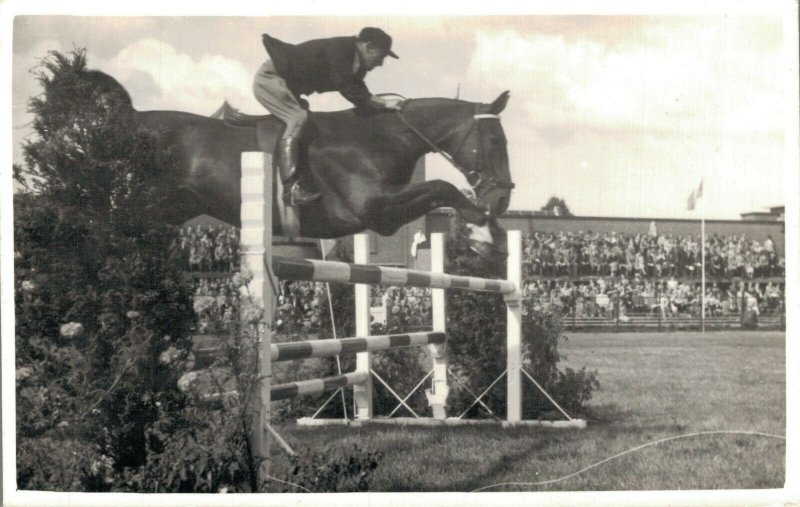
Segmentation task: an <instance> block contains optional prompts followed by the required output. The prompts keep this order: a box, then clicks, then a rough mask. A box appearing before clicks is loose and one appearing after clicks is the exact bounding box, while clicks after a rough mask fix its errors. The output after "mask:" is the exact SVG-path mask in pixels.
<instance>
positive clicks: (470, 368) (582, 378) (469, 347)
mask: <svg viewBox="0 0 800 507" xmlns="http://www.w3.org/2000/svg"><path fill="white" fill-rule="evenodd" d="M467 233H468V231H467V229H466V227H465V226H464V224H463V223H459V225H458V226H457V227H456V229H455V232H454V234H451V235H450V237H449V238H448V241H447V256H446V258H447V259H448V262H447V264H446V266H445V271H446V272H448V273H451V274H461V275H468V276H478V277H482V278H504V277H505V269H504V267H502V266H496V265H487V263H485V262H484V261H483V260H482V259H480V258H478V257H477V256H476V255H475V254H474V253H472V252H471V251H470V250H469V245H468V241H467ZM522 304H523V319H522V346H523V349H522V353H523V368H525V369H526V370H527V371H528V372H529V373H530V374H531V376H532V377H533V378H535V379H536V381H537V382H539V384H540V385H541V386H542V387H543V388H544V389H545V390H546V391H547V392H548V393H549V394H550V395H551V396H552V397H553V398H554V399H555V400H556V401H557V402H558V403H559V404H560V405H561V406H562V407H564V408H565V409H566V410H571V411H572V412H573V413H580V412H581V411H582V410H584V409H583V405H584V404H585V403H586V402H587V401H589V400H590V399H591V397H592V393H593V392H594V390H595V389H596V388H597V387H599V383H598V381H597V373H596V372H589V371H586V370H585V369H582V370H580V371H579V372H577V373H576V372H574V371H573V370H570V369H567V370H565V371H564V372H562V371H560V370H559V369H558V363H559V361H560V360H561V359H563V357H562V356H561V355H560V354H559V352H558V344H559V342H560V341H561V340H563V339H565V338H564V337H563V325H562V323H561V316H560V315H559V314H558V313H557V312H541V311H534V301H532V300H523V301H522ZM505 313H506V305H505V302H504V301H503V298H502V296H500V295H492V294H481V293H475V292H469V291H457V290H453V291H448V293H447V332H448V353H449V355H450V358H451V363H452V366H451V369H452V370H453V372H454V373H455V375H456V377H457V378H458V379H459V380H460V382H461V383H460V382H457V381H456V382H451V391H450V396H449V397H448V402H447V404H448V413H450V414H453V415H459V414H461V413H462V412H463V411H464V410H466V409H467V407H469V405H471V404H472V402H473V401H474V398H473V396H472V394H470V393H469V392H468V391H467V389H466V388H465V387H464V386H463V385H462V383H463V384H466V386H467V388H468V389H469V391H472V393H474V394H475V395H479V394H480V393H481V392H483V390H484V389H486V388H487V387H489V386H490V385H491V383H492V382H494V380H495V379H497V377H499V376H500V374H501V373H502V372H503V371H504V370H505V368H506V353H505V349H506V319H505V317H504V316H505ZM498 316H502V317H501V318H498ZM522 383H523V386H524V387H523V414H522V415H523V418H525V419H537V418H540V417H542V416H543V415H547V416H548V417H549V416H550V412H552V411H553V410H554V407H553V405H552V403H550V402H549V401H548V400H547V398H546V397H544V396H543V395H542V394H541V393H540V392H539V390H538V389H537V388H536V387H535V386H534V385H532V383H531V382H530V381H529V380H528V379H527V378H525V376H524V375H523V378H522ZM501 386H505V382H503V381H501V382H498V383H497V384H496V385H495V387H494V388H493V389H492V390H491V391H489V393H487V394H486V396H485V397H484V398H483V400H484V402H485V403H486V405H488V406H489V407H490V408H493V407H497V408H496V409H495V408H493V411H494V413H495V415H496V416H498V417H503V416H505V407H506V390H505V389H503V388H501ZM500 407H502V409H500ZM469 414H470V415H472V416H478V417H490V416H491V415H490V414H489V413H488V412H487V411H486V409H485V408H483V407H481V406H480V405H475V406H474V407H473V408H472V409H470V413H469ZM570 415H573V414H570ZM559 417H560V416H559V415H557V414H556V415H555V418H559Z"/></svg>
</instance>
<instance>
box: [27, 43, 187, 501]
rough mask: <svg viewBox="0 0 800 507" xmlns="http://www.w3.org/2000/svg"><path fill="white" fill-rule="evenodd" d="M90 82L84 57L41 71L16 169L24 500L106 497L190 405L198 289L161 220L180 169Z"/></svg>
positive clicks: (121, 104) (126, 109) (65, 57)
mask: <svg viewBox="0 0 800 507" xmlns="http://www.w3.org/2000/svg"><path fill="white" fill-rule="evenodd" d="M90 76H91V71H88V70H87V69H86V56H85V51H83V50H76V51H73V52H72V53H70V54H62V53H58V52H51V53H49V55H48V56H47V57H46V58H45V59H44V60H43V62H42V63H41V66H40V67H39V69H38V71H37V79H38V82H39V84H40V85H41V87H42V93H41V94H40V95H38V96H36V97H34V98H32V99H30V102H29V109H30V111H31V112H32V113H33V114H34V115H35V118H34V122H33V129H34V132H35V137H34V138H33V139H31V140H29V141H28V142H26V144H25V145H24V157H25V167H15V168H14V175H15V179H16V180H17V181H18V182H19V183H21V184H22V185H23V186H24V187H25V188H27V191H26V192H23V193H20V194H17V195H16V196H15V199H14V205H15V217H14V220H15V224H14V227H15V259H16V262H15V288H16V361H17V379H18V382H17V432H18V456H17V459H18V461H17V466H18V469H17V470H18V472H17V473H18V483H19V486H20V487H21V488H28V489H55V490H76V489H83V490H107V489H112V488H113V487H114V486H113V484H114V481H115V480H117V478H118V477H119V474H120V473H121V472H122V471H123V469H125V468H129V467H133V468H135V467H139V466H142V465H143V464H144V463H145V462H146V458H147V456H146V455H147V453H148V452H149V450H150V449H158V447H159V445H160V444H159V442H158V440H159V439H158V437H155V436H153V435H152V434H151V433H150V435H151V436H150V437H147V435H148V434H149V433H148V428H149V427H150V426H151V425H152V423H153V422H154V421H157V420H158V419H159V418H162V417H164V416H165V414H167V413H168V412H169V411H171V410H175V409H177V408H180V407H181V406H182V404H183V402H184V400H183V396H182V394H181V393H180V392H179V391H178V390H177V386H176V381H177V378H178V376H179V375H180V373H182V372H181V371H180V367H177V366H176V364H179V363H180V360H181V359H185V358H187V357H188V351H189V349H190V345H191V343H190V339H189V326H190V325H191V323H192V320H193V318H194V314H193V312H192V306H191V305H192V302H191V284H190V280H189V279H188V278H187V276H186V275H185V274H184V273H183V265H182V259H181V258H180V255H179V254H178V252H177V250H176V249H175V245H176V238H177V231H176V230H175V229H174V228H170V227H168V226H165V225H163V224H162V222H161V220H160V216H161V214H162V210H163V209H165V207H164V206H165V190H166V189H168V188H169V187H170V185H173V184H174V174H175V171H174V167H173V164H172V163H171V161H170V155H169V153H159V152H158V150H157V144H156V137H155V134H154V133H152V132H149V131H147V130H144V129H142V128H140V127H139V126H138V125H137V123H136V119H135V116H134V113H133V109H132V108H131V106H130V99H129V98H128V97H127V96H125V95H124V94H119V93H114V92H109V90H107V89H104V88H103V87H102V86H98V83H97V82H95V81H93V80H92V79H89V77H90ZM169 348H172V350H173V351H174V352H175V353H174V354H172V355H167V356H165V355H164V354H163V353H164V352H165V351H166V350H167V349H169ZM45 456H46V457H47V458H46V459H44V457H45Z"/></svg>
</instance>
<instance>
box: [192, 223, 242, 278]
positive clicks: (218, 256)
mask: <svg viewBox="0 0 800 507" xmlns="http://www.w3.org/2000/svg"><path fill="white" fill-rule="evenodd" d="M180 248H181V251H183V252H184V254H186V256H187V258H188V259H189V270H190V271H200V272H209V271H218V272H233V271H235V270H236V269H237V267H238V266H239V232H238V230H237V229H236V228H235V227H223V226H213V225H197V226H194V227H183V228H181V235H180Z"/></svg>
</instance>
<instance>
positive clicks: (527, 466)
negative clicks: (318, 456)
mask: <svg viewBox="0 0 800 507" xmlns="http://www.w3.org/2000/svg"><path fill="white" fill-rule="evenodd" d="M567 336H568V341H567V342H566V343H565V344H563V345H562V347H561V350H562V352H563V353H564V354H565V355H566V356H567V359H566V361H565V363H564V364H565V365H567V366H571V367H573V368H580V367H581V366H584V365H585V366H587V368H589V369H592V370H598V374H599V379H600V383H601V389H600V391H598V392H597V393H596V395H595V397H594V399H593V400H592V401H591V403H590V405H589V406H590V409H591V415H590V419H589V426H588V428H586V429H584V430H553V429H541V428H514V429H505V430H503V429H499V428H485V427H484V428H480V427H471V428H466V427H463V428H401V427H375V426H373V427H364V428H343V427H326V428H296V427H286V428H282V429H281V431H282V433H284V434H285V436H286V437H287V438H288V440H289V441H290V443H291V444H293V445H304V446H309V447H312V448H321V447H323V446H324V445H325V444H328V443H333V442H339V443H350V442H359V443H360V444H361V445H362V446H364V447H366V448H368V449H371V450H379V451H381V452H382V453H383V455H384V458H383V460H382V461H381V463H380V465H379V467H378V469H377V470H376V471H375V473H374V476H373V477H372V478H371V480H370V490H371V491H473V490H476V489H479V488H482V487H485V486H490V485H493V484H498V483H506V482H523V483H531V482H539V481H546V480H551V479H556V478H560V477H563V476H566V475H569V474H572V473H574V472H577V471H578V470H581V469H583V468H584V467H587V466H589V465H592V464H594V463H597V462H599V461H601V460H603V459H605V458H608V457H611V456H613V455H615V454H617V453H620V452H623V451H626V450H628V449H631V448H633V447H636V446H640V445H643V444H647V443H650V442H655V441H657V440H659V439H663V438H668V437H675V436H679V435H687V434H690V433H694V432H705V431H716V430H745V431H756V432H764V433H770V434H777V435H783V434H784V432H785V425H786V415H785V354H784V341H785V335H784V333H783V332H743V331H727V332H710V333H706V335H705V336H701V335H700V333H694V332H692V333H630V334H587V333H568V334H567ZM784 453H785V442H784V441H783V440H777V439H773V438H765V437H762V436H755V435H702V436H697V437H689V438H685V439H679V440H673V441H670V442H665V443H662V444H658V445H654V446H651V447H647V448H645V449H642V450H641V451H637V452H634V453H630V454H627V455H625V456H622V457H620V458H618V459H615V460H612V461H610V462H608V463H605V464H602V465H600V466H598V467H596V468H593V469H591V470H588V471H586V472H584V473H582V474H580V475H578V476H575V477H572V478H569V479H567V480H563V481H560V482H556V483H553V484H548V485H541V486H503V487H494V488H491V489H490V491H520V490H524V491H585V490H654V489H658V490H670V489H723V488H724V489H730V488H734V489H736V488H742V489H751V488H780V487H782V486H783V482H784ZM282 462H283V460H282V459H277V460H276V462H275V465H274V470H275V471H276V472H278V471H279V470H280V469H281V467H282Z"/></svg>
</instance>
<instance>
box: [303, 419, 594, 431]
mask: <svg viewBox="0 0 800 507" xmlns="http://www.w3.org/2000/svg"><path fill="white" fill-rule="evenodd" d="M297 425H298V426H352V427H355V428H360V427H361V426H366V425H386V426H500V427H502V428H515V427H538V428H555V429H581V430H582V429H584V428H586V421H585V420H584V419H572V420H571V421H517V422H508V421H499V420H495V419H459V418H457V417H450V418H447V419H430V418H419V419H415V418H413V417H392V418H372V419H369V420H355V419H312V418H311V417H301V418H300V419H297Z"/></svg>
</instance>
